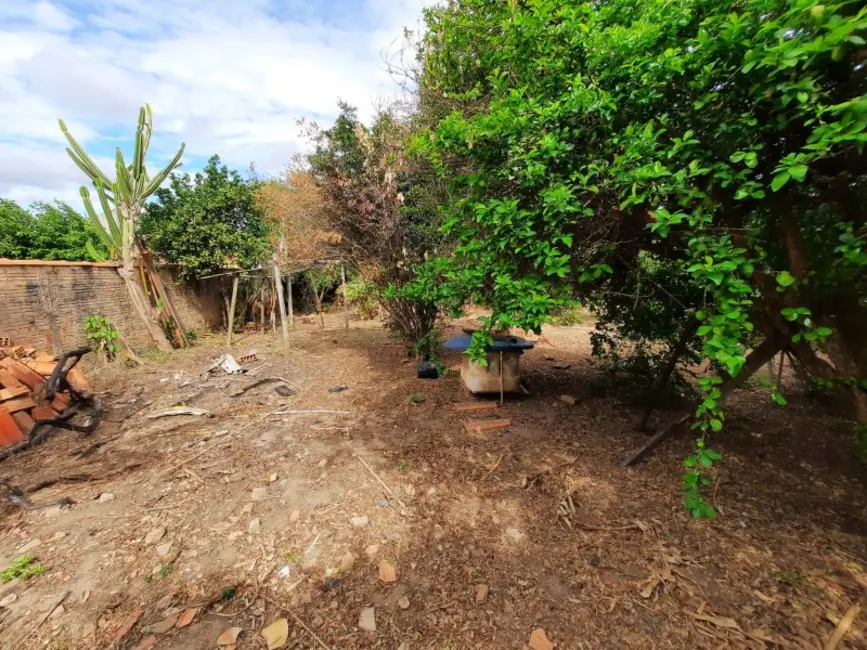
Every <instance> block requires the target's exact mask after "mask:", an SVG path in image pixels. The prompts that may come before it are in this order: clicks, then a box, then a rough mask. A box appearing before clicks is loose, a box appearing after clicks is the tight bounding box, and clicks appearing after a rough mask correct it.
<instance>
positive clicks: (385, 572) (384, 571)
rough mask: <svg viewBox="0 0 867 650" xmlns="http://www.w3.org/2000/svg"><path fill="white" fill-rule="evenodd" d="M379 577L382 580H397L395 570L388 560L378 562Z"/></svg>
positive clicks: (390, 581) (389, 581) (388, 581)
mask: <svg viewBox="0 0 867 650" xmlns="http://www.w3.org/2000/svg"><path fill="white" fill-rule="evenodd" d="M379 579H380V580H382V581H383V582H387V583H392V582H397V571H396V570H395V568H394V565H392V564H391V563H390V562H387V561H386V560H381V561H380V562H379Z"/></svg>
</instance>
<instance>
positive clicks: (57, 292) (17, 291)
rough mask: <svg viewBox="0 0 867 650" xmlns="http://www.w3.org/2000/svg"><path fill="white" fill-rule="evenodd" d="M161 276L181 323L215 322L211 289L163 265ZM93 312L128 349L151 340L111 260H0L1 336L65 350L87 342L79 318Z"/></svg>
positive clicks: (214, 293)
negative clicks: (109, 324)
mask: <svg viewBox="0 0 867 650" xmlns="http://www.w3.org/2000/svg"><path fill="white" fill-rule="evenodd" d="M160 275H161V276H162V278H163V282H164V283H165V285H166V287H167V291H168V292H169V295H170V296H171V298H172V302H173V304H174V305H175V308H176V309H177V310H178V314H179V316H180V319H181V321H182V323H183V325H184V327H185V328H187V329H195V330H199V331H201V330H203V329H206V328H210V327H218V326H219V320H218V319H219V315H220V311H219V309H220V308H219V296H218V293H217V291H216V290H209V288H208V287H207V285H204V286H195V285H193V286H191V287H188V286H187V285H184V284H181V283H178V282H176V281H175V280H174V279H173V274H172V273H171V272H170V271H168V270H161V271H160ZM198 284H202V283H198ZM214 304H216V307H214ZM93 314H102V315H104V316H106V317H107V318H108V319H109V320H110V321H111V322H112V323H113V324H114V325H115V327H117V328H118V330H120V333H121V335H122V336H123V337H124V339H125V340H126V341H127V343H129V345H130V346H132V347H133V348H144V347H148V346H149V345H150V344H151V341H150V337H149V336H148V333H147V329H146V328H145V327H144V325H143V324H142V322H141V319H140V318H139V316H138V313H137V312H136V310H135V308H134V307H133V305H132V303H131V302H130V300H129V296H128V294H127V291H126V288H125V287H124V284H123V280H121V278H120V276H119V275H118V273H117V268H116V267H115V265H113V264H110V263H88V262H45V261H41V260H22V261H18V260H0V337H2V336H8V337H11V338H12V339H14V340H16V341H20V342H29V343H31V344H32V345H34V346H38V347H44V348H46V349H53V350H56V351H61V350H68V349H72V348H74V347H76V346H79V345H85V344H86V343H87V339H86V338H85V336H84V328H83V325H84V319H85V317H87V316H90V315H93ZM214 314H216V319H215V317H214Z"/></svg>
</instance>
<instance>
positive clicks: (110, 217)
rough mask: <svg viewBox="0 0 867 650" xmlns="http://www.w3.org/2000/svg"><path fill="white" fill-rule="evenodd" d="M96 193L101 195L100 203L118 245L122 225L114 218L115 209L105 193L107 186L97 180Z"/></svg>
mask: <svg viewBox="0 0 867 650" xmlns="http://www.w3.org/2000/svg"><path fill="white" fill-rule="evenodd" d="M96 194H97V196H98V197H99V202H100V204H101V205H102V213H103V214H104V215H105V221H106V223H107V224H108V230H109V232H110V233H111V238H112V240H114V241H115V246H117V242H120V240H121V231H120V226H118V223H117V221H116V220H115V218H114V210H112V209H111V205H110V204H109V202H108V197H107V196H106V195H105V187H104V186H103V184H102V183H101V182H99V181H97V182H96Z"/></svg>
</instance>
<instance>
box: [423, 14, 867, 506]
mask: <svg viewBox="0 0 867 650" xmlns="http://www.w3.org/2000/svg"><path fill="white" fill-rule="evenodd" d="M426 17H427V27H428V31H427V35H426V37H425V40H424V44H423V47H422V52H421V59H422V63H423V71H422V77H421V80H420V84H421V95H422V97H428V96H436V97H438V98H440V99H441V100H442V101H443V102H447V101H448V102H451V107H452V109H453V110H452V111H451V112H450V113H448V112H444V113H443V117H442V119H440V120H438V122H437V123H436V124H435V125H434V127H433V128H432V129H430V130H425V131H422V132H420V133H418V134H417V136H416V137H415V139H414V140H413V142H412V147H411V150H412V152H413V154H414V155H417V156H419V157H421V158H423V159H424V160H426V161H428V162H429V164H431V165H433V166H434V167H435V168H437V169H438V170H439V171H440V172H441V173H442V174H443V177H444V178H445V179H446V180H447V181H448V184H449V185H448V188H449V194H448V198H447V201H446V202H445V206H444V220H443V231H444V233H445V234H446V235H447V236H448V237H450V238H453V240H454V241H455V248H454V254H453V256H452V259H451V260H450V264H451V270H450V271H449V274H448V276H447V277H446V283H447V284H450V285H453V286H454V287H459V288H460V291H459V293H461V294H463V295H467V296H470V297H471V298H472V299H473V300H474V301H475V302H476V303H478V304H482V305H487V306H489V307H490V308H491V316H490V318H488V319H486V320H485V321H484V324H485V326H486V329H494V328H496V329H507V328H509V327H512V326H518V327H522V328H525V329H529V330H534V331H536V332H538V331H539V328H540V327H541V325H542V324H543V323H544V322H547V321H548V320H550V318H551V315H552V314H553V313H555V312H556V311H557V310H559V309H563V308H565V307H568V306H569V305H570V304H572V302H573V301H574V300H575V299H578V300H581V301H582V302H583V303H592V302H593V301H596V302H597V304H601V306H602V307H603V309H602V314H601V316H602V318H601V322H602V323H603V325H604V324H606V323H608V324H610V325H611V326H612V327H613V328H614V330H616V333H617V339H618V341H620V340H627V341H632V342H634V341H642V340H653V339H654V337H656V339H657V340H658V339H660V338H661V339H662V340H664V341H666V342H667V343H668V344H669V346H670V345H671V344H672V343H673V341H674V340H675V338H676V333H677V332H678V330H679V329H680V328H682V327H683V326H684V323H685V322H686V319H687V318H688V317H690V316H689V315H690V314H694V317H695V318H697V319H698V321H699V327H698V330H697V336H698V338H697V339H696V342H695V343H691V344H690V352H691V353H692V354H695V355H699V354H700V356H701V357H702V358H704V359H708V360H710V361H711V362H712V364H713V367H714V368H717V369H719V374H718V375H717V376H711V377H704V378H702V379H701V380H700V381H699V389H700V391H701V394H702V399H701V402H700V405H699V406H698V408H697V410H696V414H695V415H696V422H695V425H694V427H695V429H696V430H697V431H698V432H699V434H700V438H699V445H698V446H697V449H696V453H695V454H694V455H693V456H691V457H690V459H692V460H691V462H692V464H691V465H690V466H688V468H689V472H688V473H687V474H686V477H685V479H684V485H683V488H684V495H685V505H686V506H687V508H688V509H689V510H690V512H691V513H692V514H693V515H694V516H698V517H706V516H713V514H714V513H713V509H712V508H711V506H710V505H709V504H707V503H706V502H705V501H704V499H703V498H702V496H701V488H703V487H706V485H707V484H708V483H709V480H710V479H709V477H708V476H707V475H706V474H707V471H708V470H709V469H710V468H711V467H712V466H713V465H714V463H715V462H716V461H717V460H718V459H719V455H718V454H717V453H716V452H712V451H711V450H708V449H707V448H706V447H705V446H704V439H705V437H706V436H707V435H710V434H713V433H716V432H719V431H720V430H722V428H723V426H724V422H725V414H724V412H723V410H722V407H721V405H720V401H719V400H720V398H721V395H722V393H721V390H720V385H721V384H722V382H723V379H724V378H728V377H734V376H737V375H739V374H740V373H741V372H742V370H743V368H744V364H745V352H746V350H747V348H748V347H752V346H753V345H754V344H755V343H756V342H757V341H758V340H759V334H758V333H757V332H756V331H755V329H756V325H755V324H754V322H753V321H754V317H755V316H756V315H759V314H761V315H763V316H764V317H763V318H761V319H759V318H755V321H756V324H762V325H763V326H764V325H765V324H766V323H767V322H769V321H773V319H774V318H776V317H777V315H779V314H780V313H781V312H780V309H781V306H782V307H784V308H787V309H792V310H797V309H800V308H803V309H808V310H809V312H796V311H792V312H785V313H783V316H784V317H785V318H788V317H789V316H791V315H794V317H795V318H794V320H792V321H791V322H796V323H797V324H798V325H799V326H800V335H801V338H800V339H797V340H796V341H795V342H798V341H800V340H801V339H803V340H804V341H806V342H807V343H809V344H813V345H820V344H822V343H823V341H824V340H825V339H827V337H828V336H830V335H831V334H832V332H831V330H830V328H828V327H824V326H823V325H824V323H827V322H830V320H831V318H832V317H833V312H832V311H831V310H832V309H833V308H832V307H829V306H828V305H829V304H833V303H832V301H830V300H828V297H829V296H830V295H833V294H834V293H835V292H836V294H837V295H843V294H844V293H845V292H846V291H851V290H852V287H856V288H858V289H859V290H860V291H862V293H861V294H860V296H861V298H860V300H861V303H860V304H861V305H862V306H863V304H864V293H863V290H864V281H863V279H862V280H858V279H856V278H858V275H857V274H856V272H855V269H859V270H861V276H862V277H863V276H864V274H863V253H864V246H863V243H864V239H863V237H864V234H863V220H862V218H861V217H860V216H859V214H860V213H859V212H858V210H857V209H854V208H853V207H852V206H857V205H860V204H862V203H863V198H864V194H865V192H864V191H863V188H864V187H865V184H864V183H863V174H864V173H865V168H864V166H863V164H862V163H863V156H862V155H861V154H862V149H863V145H864V142H865V141H867V96H865V95H863V94H862V93H863V82H862V76H861V72H860V67H861V66H862V64H861V63H860V61H861V59H862V57H863V55H864V44H865V39H864V33H865V31H867V8H864V7H863V6H861V5H860V4H845V3H841V4H820V3H819V2H817V1H815V0H790V1H788V2H771V1H770V0H745V2H742V3H740V4H739V5H738V6H737V7H736V8H733V6H732V5H731V3H723V2H708V1H707V0H675V1H674V2H665V3H662V2H657V1H656V0H638V1H635V0H613V1H611V2H605V3H590V2H574V3H557V2H548V1H544V0H542V1H538V2H523V3H513V2H489V1H487V0H458V1H456V2H450V3H447V4H445V5H440V6H436V7H433V8H430V9H427V10H426ZM859 228H861V229H862V230H859ZM781 233H795V236H791V237H790V236H787V235H786V236H781ZM800 242H803V249H802V248H801V243H800ZM832 251H833V254H832V253H831V252H832ZM808 264H809V265H810V266H809V267H808V268H807V269H806V270H805V269H804V268H803V267H804V266H807V265H808ZM663 275H664V276H665V277H664V278H662V277H661V276H663ZM768 278H770V279H771V281H770V282H767V281H766V280H767V279H768ZM660 279H662V280H663V281H660ZM611 296H614V297H617V296H619V297H621V298H624V299H623V300H618V299H610V298H608V297H611ZM626 300H628V301H630V302H631V303H632V307H631V308H630V309H623V303H624V302H625V301H626ZM781 303H782V305H781ZM856 304H858V303H857V301H856ZM617 305H620V308H619V311H615V308H616V307H617ZM641 311H644V312H645V314H644V315H640V314H639V316H640V317H639V318H635V317H634V316H633V315H634V314H636V313H637V312H641ZM820 323H821V324H820ZM769 331H770V330H769ZM763 334H767V332H763ZM489 336H490V335H489V333H488V332H485V331H483V332H479V333H478V334H476V335H475V336H474V340H473V344H472V345H471V347H470V350H469V351H468V352H469V354H470V355H471V356H473V357H474V358H481V356H482V355H483V353H484V351H485V344H486V342H487V341H488V340H489ZM688 460H689V459H688Z"/></svg>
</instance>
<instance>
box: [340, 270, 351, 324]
mask: <svg viewBox="0 0 867 650" xmlns="http://www.w3.org/2000/svg"><path fill="white" fill-rule="evenodd" d="M340 280H341V281H342V282H343V285H342V286H343V324H344V326H345V327H346V330H347V331H349V302H347V300H346V267H345V266H343V262H341V263H340Z"/></svg>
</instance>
